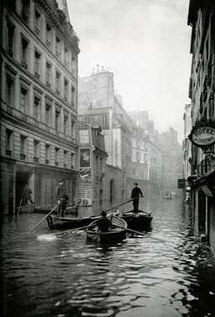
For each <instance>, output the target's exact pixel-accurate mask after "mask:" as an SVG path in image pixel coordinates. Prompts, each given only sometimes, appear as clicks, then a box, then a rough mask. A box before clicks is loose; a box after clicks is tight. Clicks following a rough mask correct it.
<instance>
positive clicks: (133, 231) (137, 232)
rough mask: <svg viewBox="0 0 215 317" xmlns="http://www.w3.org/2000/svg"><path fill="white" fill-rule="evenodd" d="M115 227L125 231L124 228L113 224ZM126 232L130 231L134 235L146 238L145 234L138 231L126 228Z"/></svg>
mask: <svg viewBox="0 0 215 317" xmlns="http://www.w3.org/2000/svg"><path fill="white" fill-rule="evenodd" d="M113 226H115V227H118V228H120V229H123V227H121V226H118V225H115V224H113ZM125 230H126V231H129V232H132V233H136V234H140V235H141V236H144V237H145V236H146V235H145V234H143V233H142V232H140V231H137V230H133V229H128V228H126V229H125Z"/></svg>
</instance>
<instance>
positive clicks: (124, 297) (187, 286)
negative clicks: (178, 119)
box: [1, 198, 215, 317]
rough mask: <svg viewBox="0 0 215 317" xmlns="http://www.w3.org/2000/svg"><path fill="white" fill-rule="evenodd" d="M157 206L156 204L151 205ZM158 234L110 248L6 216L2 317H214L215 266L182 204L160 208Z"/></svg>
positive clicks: (156, 220)
mask: <svg viewBox="0 0 215 317" xmlns="http://www.w3.org/2000/svg"><path fill="white" fill-rule="evenodd" d="M154 204H155V203H154ZM156 206H157V207H156V208H155V209H154V211H153V216H154V219H153V230H152V232H150V233H147V234H146V236H145V237H141V236H139V237H129V236H128V237H127V238H126V240H125V241H123V242H121V243H118V244H116V245H112V246H106V247H103V246H100V245H95V244H93V243H87V242H86V237H85V232H83V231H73V232H70V233H68V232H67V233H60V234H58V233H50V231H48V229H47V224H46V221H44V222H42V223H41V225H40V226H39V227H38V228H36V229H35V230H34V231H33V232H32V233H31V234H27V233H26V232H27V231H28V230H29V229H31V228H32V227H33V226H34V225H35V224H36V223H37V222H38V221H39V220H40V219H41V218H42V217H43V216H44V215H38V214H33V215H32V214H27V215H22V214H21V215H19V216H18V217H15V216H14V217H12V218H8V217H5V218H4V225H3V228H2V237H1V273H2V276H3V278H2V283H3V284H2V290H3V291H2V292H1V296H2V297H3V303H4V308H3V309H4V315H5V316H16V317H18V316H20V317H25V316H99V317H103V316H104V317H106V316H117V317H130V316H132V317H136V316H141V317H142V316H146V317H148V316H150V317H151V316H152V317H161V316H162V317H176V316H198V317H201V316H215V304H214V303H215V263H214V259H213V258H212V257H211V256H210V254H209V252H208V249H207V248H206V247H204V246H203V245H200V246H199V245H198V244H197V243H196V242H195V240H194V237H193V236H192V227H191V223H190V216H189V211H188V210H185V209H184V208H183V207H182V204H181V200H180V199H178V198H177V199H174V200H172V201H165V200H162V201H160V202H156Z"/></svg>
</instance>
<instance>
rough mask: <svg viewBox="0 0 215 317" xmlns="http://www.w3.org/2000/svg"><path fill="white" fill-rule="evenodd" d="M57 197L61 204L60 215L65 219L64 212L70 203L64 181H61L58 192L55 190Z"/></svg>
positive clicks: (57, 188)
mask: <svg viewBox="0 0 215 317" xmlns="http://www.w3.org/2000/svg"><path fill="white" fill-rule="evenodd" d="M55 196H56V199H57V202H58V204H59V209H58V214H59V215H60V216H61V217H63V216H64V211H65V209H66V207H67V202H68V194H67V190H66V187H65V181H64V179H61V180H60V181H59V185H58V186H57V187H56V190H55Z"/></svg>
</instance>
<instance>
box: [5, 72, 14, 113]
mask: <svg viewBox="0 0 215 317" xmlns="http://www.w3.org/2000/svg"><path fill="white" fill-rule="evenodd" d="M6 76H7V77H6V91H5V102H6V103H7V105H9V106H11V107H12V106H13V105H14V88H15V87H14V79H13V78H12V77H11V76H9V75H8V74H7V75H6Z"/></svg>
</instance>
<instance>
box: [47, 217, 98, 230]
mask: <svg viewBox="0 0 215 317" xmlns="http://www.w3.org/2000/svg"><path fill="white" fill-rule="evenodd" d="M98 218H99V216H92V217H73V218H72V217H58V216H49V217H47V223H48V227H49V229H51V230H53V229H56V230H66V229H74V228H79V227H84V226H88V225H89V224H91V223H92V222H93V221H95V220H97V219H98Z"/></svg>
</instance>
